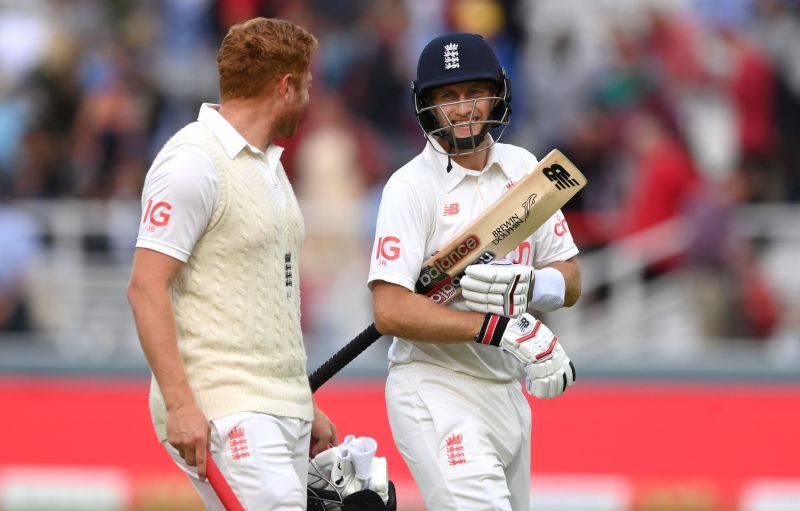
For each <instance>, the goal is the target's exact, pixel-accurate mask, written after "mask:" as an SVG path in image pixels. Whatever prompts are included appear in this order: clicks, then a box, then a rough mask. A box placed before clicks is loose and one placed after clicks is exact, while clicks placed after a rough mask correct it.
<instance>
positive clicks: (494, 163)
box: [422, 135, 513, 192]
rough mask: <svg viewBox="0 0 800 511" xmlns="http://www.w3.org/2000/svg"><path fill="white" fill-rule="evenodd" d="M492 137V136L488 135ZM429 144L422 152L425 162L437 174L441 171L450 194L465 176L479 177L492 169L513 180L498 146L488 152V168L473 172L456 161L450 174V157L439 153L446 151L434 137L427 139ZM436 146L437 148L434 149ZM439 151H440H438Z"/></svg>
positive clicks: (493, 146)
mask: <svg viewBox="0 0 800 511" xmlns="http://www.w3.org/2000/svg"><path fill="white" fill-rule="evenodd" d="M487 136H489V137H490V136H491V135H487ZM426 138H427V140H428V143H427V144H425V149H424V150H423V151H422V156H423V158H425V160H426V161H427V162H428V164H430V165H431V166H432V167H433V168H434V169H436V172H439V171H441V174H440V175H441V176H442V181H443V182H444V185H445V189H446V190H447V191H448V192H449V191H451V190H453V188H455V187H456V186H458V184H459V183H460V182H461V181H463V179H464V177H465V176H478V175H480V174H481V173H482V172H488V171H492V169H494V168H497V169H499V170H500V172H502V173H503V174H505V176H506V177H507V178H509V179H513V177H512V176H510V175H509V173H508V171H507V170H506V169H505V167H504V166H503V164H502V163H501V161H500V158H499V156H498V151H497V149H496V147H497V146H496V145H492V146H491V147H490V148H489V149H487V151H489V159H488V160H486V166H485V167H484V168H483V170H482V171H481V170H472V169H467V168H465V167H462V166H461V165H459V164H458V163H456V161H455V160H451V161H450V164H451V166H452V168H451V169H450V172H447V164H448V161H447V160H448V156H447V155H446V154H442V153H441V152H439V151H444V149H442V146H441V144H439V142H438V141H437V140H436V139H435V138H434V137H426ZM434 146H435V147H434ZM437 149H438V151H437Z"/></svg>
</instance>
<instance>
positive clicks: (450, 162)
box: [447, 154, 453, 174]
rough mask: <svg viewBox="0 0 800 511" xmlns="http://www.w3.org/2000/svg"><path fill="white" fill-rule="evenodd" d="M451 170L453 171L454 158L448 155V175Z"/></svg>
mask: <svg viewBox="0 0 800 511" xmlns="http://www.w3.org/2000/svg"><path fill="white" fill-rule="evenodd" d="M451 170H453V159H452V157H451V156H450V155H449V154H448V155H447V173H448V174H449V173H450V171H451Z"/></svg>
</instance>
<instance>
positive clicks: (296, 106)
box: [273, 72, 311, 138]
mask: <svg viewBox="0 0 800 511" xmlns="http://www.w3.org/2000/svg"><path fill="white" fill-rule="evenodd" d="M310 87H311V73H310V72H306V74H305V76H304V77H303V79H302V81H301V83H300V85H299V87H294V86H293V88H294V94H293V95H292V98H293V99H292V100H291V101H290V102H289V103H288V104H287V105H286V108H285V109H284V110H283V111H281V112H280V113H277V114H276V115H275V119H274V121H273V132H274V133H275V135H276V136H275V138H289V137H291V136H293V135H294V134H295V133H297V127H298V125H299V124H300V119H301V118H302V117H303V112H305V110H306V107H308V102H309V94H308V89H309V88H310Z"/></svg>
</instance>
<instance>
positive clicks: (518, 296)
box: [460, 261, 533, 317]
mask: <svg viewBox="0 0 800 511" xmlns="http://www.w3.org/2000/svg"><path fill="white" fill-rule="evenodd" d="M460 283H461V295H462V296H463V297H464V299H465V300H466V306H467V307H468V308H469V309H470V310H473V311H475V312H489V313H492V314H497V315H500V316H508V317H515V316H518V315H520V314H522V313H523V312H525V310H526V309H527V307H528V301H529V300H530V296H531V290H532V289H533V268H531V267H530V266H523V265H519V264H513V263H511V262H510V261H493V262H491V263H489V264H472V265H470V266H467V268H466V270H465V275H464V276H463V277H461V282H460Z"/></svg>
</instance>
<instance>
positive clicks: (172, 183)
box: [128, 18, 337, 511]
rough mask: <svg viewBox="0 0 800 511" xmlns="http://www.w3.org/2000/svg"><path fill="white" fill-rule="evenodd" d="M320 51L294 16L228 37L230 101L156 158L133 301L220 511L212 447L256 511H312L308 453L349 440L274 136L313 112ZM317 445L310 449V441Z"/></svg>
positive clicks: (156, 400)
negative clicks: (325, 406)
mask: <svg viewBox="0 0 800 511" xmlns="http://www.w3.org/2000/svg"><path fill="white" fill-rule="evenodd" d="M316 47H317V39H316V38H315V37H314V36H313V35H311V34H310V33H308V32H306V31H305V30H304V29H302V28H300V27H298V26H296V25H294V24H292V23H289V22H287V21H283V20H277V19H265V18H256V19H252V20H249V21H245V22H242V23H239V24H237V25H234V26H233V27H231V29H230V31H229V32H228V34H227V35H226V36H225V38H224V40H223V41H222V45H221V47H220V49H219V52H218V54H217V63H218V67H219V86H220V104H219V105H215V104H203V105H202V107H201V108H200V113H199V116H198V119H197V121H196V122H193V123H191V124H189V125H187V126H186V127H184V128H183V129H181V130H180V131H178V132H177V134H175V135H174V136H173V137H172V138H171V139H170V140H169V141H168V142H167V143H166V145H165V146H164V148H163V149H162V150H161V152H159V154H158V155H157V157H156V159H155V161H154V162H153V165H152V167H151V168H150V171H149V172H148V174H147V178H146V181H145V186H144V191H143V193H142V210H143V216H142V221H141V224H140V229H139V237H138V240H137V242H136V251H135V257H134V262H133V270H132V274H131V280H130V285H129V288H128V298H129V301H130V303H131V307H132V309H133V314H134V318H135V321H136V327H137V330H138V334H139V339H140V342H141V345H142V349H143V351H144V354H145V356H146V358H147V362H148V364H149V365H150V369H151V370H152V374H153V378H152V384H151V388H150V410H151V414H152V419H153V424H154V426H155V430H156V433H157V435H158V439H159V440H160V441H161V443H162V444H163V446H164V448H165V449H166V450H167V451H168V452H169V454H170V455H171V456H172V458H173V459H174V460H175V462H176V463H177V464H178V465H179V467H181V468H182V469H183V470H184V472H185V473H186V474H187V475H188V476H189V477H190V479H191V480H192V483H193V484H194V486H195V488H196V489H197V491H198V492H199V493H200V495H201V496H202V498H203V500H204V501H205V503H206V508H207V509H210V510H222V509H223V507H222V504H221V503H220V501H219V499H218V497H217V495H216V494H215V493H214V491H213V489H212V488H211V486H210V485H209V484H208V482H207V481H206V480H205V476H206V463H207V462H206V449H207V448H210V452H211V455H212V456H213V457H214V461H215V462H216V465H217V466H218V467H219V469H220V471H221V472H222V474H223V476H224V477H225V479H226V480H227V482H228V484H229V485H230V487H231V488H232V490H233V492H234V493H235V495H236V497H237V498H238V500H239V502H241V504H242V505H243V506H244V507H245V509H248V510H273V509H280V510H298V511H299V510H304V509H306V482H307V475H308V456H309V451H311V453H312V454H316V453H318V452H321V451H323V450H324V449H326V448H327V447H328V446H329V445H331V444H334V445H335V444H337V438H336V429H335V427H334V426H333V424H332V423H331V422H330V421H329V420H328V418H327V417H326V416H325V414H324V413H323V412H321V411H320V410H319V409H318V408H317V407H316V406H315V404H314V402H313V400H312V396H311V389H310V388H309V383H308V378H307V375H306V353H305V349H304V346H303V338H302V333H301V330H300V294H299V293H300V287H299V277H300V276H299V274H298V264H299V259H300V257H299V255H300V249H301V245H302V242H303V238H304V232H305V231H304V225H303V218H302V216H301V213H300V209H299V207H298V203H297V200H296V198H295V196H294V193H293V191H292V187H291V186H290V184H289V181H288V180H287V178H286V174H285V173H284V169H283V166H282V165H281V161H280V157H281V151H282V149H281V148H280V147H278V146H276V145H274V144H273V142H272V141H273V140H274V139H276V138H285V137H290V136H292V135H294V133H295V132H296V130H297V124H298V121H299V120H300V117H301V115H302V113H303V111H304V110H305V108H306V106H307V105H308V100H309V94H308V90H309V87H310V86H311V73H310V71H309V60H310V56H311V52H312V51H313V50H314V49H315V48H316ZM312 442H313V445H311V444H312Z"/></svg>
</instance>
